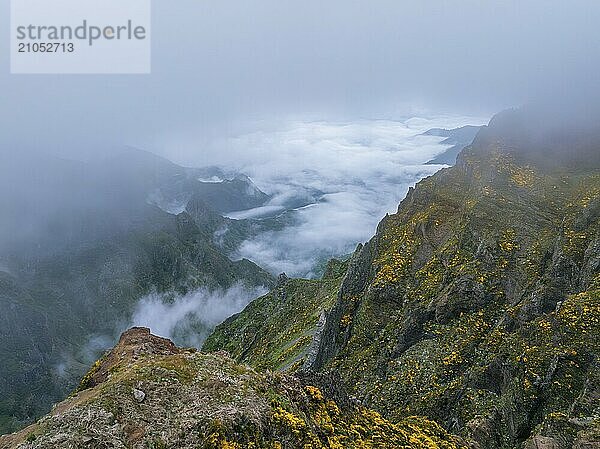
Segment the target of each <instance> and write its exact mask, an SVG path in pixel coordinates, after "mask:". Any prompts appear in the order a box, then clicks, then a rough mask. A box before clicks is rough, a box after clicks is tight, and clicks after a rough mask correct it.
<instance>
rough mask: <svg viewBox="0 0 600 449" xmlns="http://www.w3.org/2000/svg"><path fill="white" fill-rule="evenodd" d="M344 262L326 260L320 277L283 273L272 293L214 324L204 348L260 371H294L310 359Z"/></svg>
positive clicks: (336, 291) (334, 294) (330, 305)
mask: <svg viewBox="0 0 600 449" xmlns="http://www.w3.org/2000/svg"><path fill="white" fill-rule="evenodd" d="M347 266H348V265H347V263H346V262H341V261H337V260H332V261H330V262H329V264H328V265H327V269H326V272H325V274H324V276H323V278H322V279H320V280H308V279H289V278H288V277H287V276H286V275H285V274H282V275H281V276H280V277H279V282H278V284H277V286H276V288H275V289H274V290H273V291H271V292H270V293H269V294H267V295H265V296H263V297H261V298H258V299H256V300H255V301H253V302H252V303H251V304H250V305H249V306H248V307H247V308H246V309H245V310H244V311H243V313H239V314H236V315H234V316H232V317H230V318H229V319H227V320H225V322H223V323H222V324H221V325H219V326H217V328H216V329H215V331H214V332H213V333H212V335H210V336H209V338H208V339H207V341H206V342H205V344H204V349H205V350H207V351H213V350H217V349H219V350H225V351H227V352H228V353H229V354H230V355H231V356H232V357H234V358H235V359H236V360H237V361H239V362H243V363H249V364H251V365H252V366H253V367H255V368H259V369H272V370H275V369H279V370H284V369H292V370H293V369H295V368H299V367H301V366H302V365H303V364H305V363H309V360H311V358H312V357H314V355H315V354H314V350H316V347H311V343H312V341H313V339H314V336H315V333H317V332H318V331H319V329H320V327H322V326H323V324H324V323H325V313H326V311H327V310H328V309H330V308H331V307H332V306H333V304H334V302H335V299H336V298H337V294H338V291H339V287H340V282H341V277H342V276H343V274H344V273H345V270H346V268H347Z"/></svg>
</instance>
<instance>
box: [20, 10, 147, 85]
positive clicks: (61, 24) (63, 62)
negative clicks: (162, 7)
mask: <svg viewBox="0 0 600 449" xmlns="http://www.w3.org/2000/svg"><path fill="white" fill-rule="evenodd" d="M150 26H151V22H150V0H11V73H14V74H21V73H22V74H25V73H73V74H109V73H115V74H126V73H140V74H141V73H150V68H151V42H150Z"/></svg>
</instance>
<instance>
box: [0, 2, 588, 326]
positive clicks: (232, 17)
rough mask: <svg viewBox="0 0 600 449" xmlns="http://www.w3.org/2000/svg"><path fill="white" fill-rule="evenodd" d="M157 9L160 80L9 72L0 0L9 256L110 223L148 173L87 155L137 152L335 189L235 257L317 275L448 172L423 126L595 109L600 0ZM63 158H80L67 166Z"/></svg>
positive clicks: (283, 188)
mask: <svg viewBox="0 0 600 449" xmlns="http://www.w3.org/2000/svg"><path fill="white" fill-rule="evenodd" d="M152 6H153V26H152V32H151V35H152V45H153V50H152V73H151V74H150V75H84V76H77V75H11V74H9V60H8V55H9V47H8V46H9V39H8V38H7V36H8V35H9V33H8V28H9V25H10V24H9V18H10V14H9V1H8V0H0V32H1V35H2V36H5V39H2V40H0V65H1V67H2V70H0V209H2V219H1V220H0V263H4V261H3V260H2V259H3V258H2V256H3V253H2V250H3V248H4V246H3V245H6V244H8V243H10V244H14V243H15V242H29V243H32V245H31V246H32V247H33V248H39V245H38V244H37V243H36V242H35V240H36V239H37V238H38V237H39V235H40V233H42V234H44V233H45V234H46V235H47V236H50V238H51V240H53V241H54V242H55V243H56V245H58V246H60V245H62V244H64V243H65V242H67V241H68V240H69V239H70V238H72V237H73V235H75V234H76V235H78V236H80V237H81V235H88V234H89V235H94V236H96V237H97V236H98V235H100V234H102V233H105V232H109V231H111V232H112V227H113V225H114V222H115V221H119V220H120V218H121V217H123V216H124V215H126V214H127V213H128V212H130V208H131V207H132V205H135V204H141V203H140V202H139V201H138V200H139V199H140V195H141V194H142V193H143V192H144V191H145V190H144V189H145V188H146V187H147V184H146V179H145V178H144V179H138V177H136V173H138V172H140V173H141V172H142V171H141V170H138V165H135V164H133V165H131V166H130V167H129V171H127V170H125V171H123V170H121V168H122V167H123V166H125V165H126V164H125V163H124V162H123V161H119V159H110V161H111V162H109V163H101V164H100V168H99V169H93V170H91V171H90V170H88V168H89V167H90V166H93V167H98V165H82V164H81V162H80V161H90V160H96V161H97V160H102V159H103V158H105V157H106V156H107V155H108V154H110V153H112V152H114V148H119V147H123V146H125V145H128V146H132V147H136V148H141V149H144V150H148V151H151V152H153V153H155V154H157V155H161V156H164V157H166V158H168V159H169V160H172V161H173V162H176V163H178V164H182V165H184V166H195V167H199V166H205V165H208V164H220V165H224V166H227V167H228V168H231V169H237V170H241V171H244V172H246V173H247V174H249V175H250V176H251V177H252V178H253V180H254V181H255V182H256V183H257V184H258V186H259V187H260V188H261V189H263V190H264V191H265V192H267V193H270V194H272V195H274V198H273V199H272V200H271V202H270V204H268V205H267V207H268V208H270V209H268V210H270V211H271V212H272V211H276V210H277V207H278V205H279V204H280V203H281V202H282V200H283V199H284V198H285V197H286V196H287V195H291V194H296V195H297V194H298V192H300V191H302V189H306V190H307V191H311V190H319V191H320V192H322V193H324V196H323V198H322V200H321V201H320V202H319V203H318V204H316V205H311V206H310V207H308V208H306V209H303V210H300V211H298V212H297V218H298V219H297V222H296V224H295V225H294V226H293V227H291V228H288V229H285V230H283V231H277V232H274V233H271V234H263V235H260V236H258V237H256V238H254V239H250V240H248V241H246V242H244V243H243V245H242V246H241V247H240V249H239V251H238V254H237V255H238V256H239V257H248V258H250V259H252V260H255V261H257V262H259V263H260V264H262V265H264V266H265V267H267V268H269V269H270V270H272V271H286V270H287V271H289V272H290V274H299V275H311V274H313V272H314V266H315V264H316V263H317V262H318V261H319V259H320V258H321V257H324V256H332V255H339V254H343V253H346V252H349V251H351V250H352V248H353V247H354V245H355V244H356V243H358V242H359V241H363V240H365V239H366V238H368V237H369V236H370V235H371V234H372V232H373V230H374V227H375V225H376V223H377V221H378V220H379V219H380V218H381V216H382V215H383V214H385V213H386V212H391V211H393V209H394V208H395V207H396V205H397V203H398V201H400V200H401V199H402V197H403V195H404V193H405V192H406V190H407V188H408V186H409V185H411V184H413V183H414V182H416V181H417V180H419V179H420V178H422V177H423V176H427V175H429V174H431V173H433V172H434V171H435V170H437V169H439V168H440V167H435V166H427V165H423V164H424V163H425V162H426V161H427V160H428V159H430V158H431V157H432V156H433V155H434V154H436V153H438V152H440V151H441V150H443V148H440V147H439V145H438V143H439V140H440V139H436V138H425V137H417V135H418V134H419V133H421V132H423V131H425V130H426V129H427V128H429V127H435V126H444V127H452V126H457V125H462V124H467V123H468V124H482V123H484V122H486V121H487V119H489V118H490V117H491V116H492V115H493V114H494V113H496V112H498V111H500V110H502V109H504V108H507V107H515V106H520V105H523V104H544V105H550V106H548V107H546V106H544V107H540V108H539V109H538V110H543V111H544V114H542V115H538V117H543V118H542V119H541V122H545V121H547V123H546V124H545V126H546V128H547V127H549V126H550V125H549V123H552V124H553V125H552V126H554V125H557V126H558V124H560V126H563V127H564V126H566V125H565V123H568V124H569V125H573V124H574V123H579V122H580V121H586V120H587V121H589V122H593V123H597V120H595V119H591V120H590V117H597V114H596V113H597V112H598V111H597V110H598V108H597V107H594V108H593V109H590V108H588V106H589V105H590V104H592V105H597V104H600V101H599V100H600V98H599V97H600V78H599V77H598V76H597V73H598V72H599V70H598V69H599V68H600V67H599V65H600V58H598V57H597V56H598V54H600V33H598V23H599V22H600V3H599V2H597V1H596V0H575V1H570V2H564V1H558V0H529V1H527V2H523V1H520V0H492V1H485V2H482V1H479V0H460V1H454V2H449V1H442V0H432V1H428V2H424V1H422V0H420V1H417V0H409V1H397V0H361V1H356V0H329V1H327V2H323V1H316V0H302V1H297V0H291V1H286V2H281V1H276V0H261V1H253V2H250V1H245V2H242V1H239V0H238V1H220V2H198V1H192V0H179V1H178V2H176V3H173V2H165V1H156V0H155V1H153V2H152ZM573 111H577V113H572V112H573ZM546 119H548V120H546ZM550 119H551V120H550ZM541 133H542V134H544V135H546V134H545V132H541ZM49 155H50V156H49ZM55 156H59V157H62V158H66V159H69V161H70V162H69V163H68V164H66V165H67V166H68V169H67V170H66V172H65V164H64V163H63V162H64V161H63V162H61V163H59V164H55V163H54V162H53V161H56V160H57V159H55V158H54V157H55ZM15 167H19V169H15ZM144 173H147V171H145V172H144ZM140 176H141V175H140ZM144 176H145V175H144ZM123 192H128V193H127V194H126V195H123ZM140 207H141V205H140ZM256 213H258V211H251V212H248V211H246V212H244V214H245V215H244V214H238V215H232V216H234V217H236V218H243V217H249V216H252V214H256ZM131 215H133V214H131ZM65 217H66V218H68V219H69V220H68V221H69V226H70V227H67V229H62V228H61V226H60V224H61V221H65ZM86 217H87V218H86ZM82 221H83V222H85V224H84V225H81V223H82ZM106 222H111V223H110V226H109V225H107V224H106ZM57 223H58V224H57ZM128 225H129V224H128V223H127V222H124V223H120V222H119V223H118V226H117V227H118V228H123V227H127V226H128ZM108 228H111V229H109V230H107V229H108ZM274 242H275V244H274ZM33 243H35V244H33ZM315 248H322V251H321V252H320V253H315V251H314V250H315ZM152 301H154V302H156V301H157V300H156V299H154V300H153V299H151V298H150V299H148V304H150V305H152V304H154V303H153V302H152ZM189 301H191V300H188V299H185V300H184V301H183V303H184V304H187V303H188V302H189ZM237 308H238V304H237V303H236V304H235V305H234V306H232V307H231V310H236V309H237ZM186 310H187V309H186ZM231 310H230V311H231ZM169 313H174V315H175V316H179V315H180V313H179V312H178V311H170V312H169ZM164 332H165V333H169V332H171V331H170V330H169V329H166V330H164Z"/></svg>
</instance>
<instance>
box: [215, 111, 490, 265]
mask: <svg viewBox="0 0 600 449" xmlns="http://www.w3.org/2000/svg"><path fill="white" fill-rule="evenodd" d="M485 122H486V120H485V119H482V118H477V117H452V116H440V117H434V118H410V119H407V120H403V121H392V120H361V121H354V122H346V123H345V122H339V123H337V122H319V121H317V122H302V121H295V122H288V123H285V124H282V126H281V127H280V128H278V129H268V130H259V131H255V132H251V133H247V134H244V135H240V136H237V137H234V138H231V139H229V140H228V141H227V142H226V143H225V146H226V151H223V153H222V157H221V158H217V159H216V160H215V161H214V162H215V163H217V164H220V165H223V166H227V167H228V168H233V169H235V170H239V171H241V172H244V173H246V174H247V175H248V176H250V178H251V179H252V180H253V181H254V182H255V183H256V184H257V185H258V187H259V188H260V189H261V190H263V191H265V192H267V193H269V194H271V195H273V200H272V201H271V202H270V203H269V204H268V205H267V206H265V207H263V208H260V209H257V210H250V211H241V212H238V213H234V214H230V216H231V217H232V218H252V217H253V216H261V215H263V214H264V213H265V210H266V211H269V212H271V213H275V212H277V211H280V210H283V209H284V205H285V204H286V202H287V201H289V199H290V198H292V197H302V196H310V195H311V194H313V193H314V192H315V191H318V192H322V194H323V195H322V196H321V197H320V198H319V201H317V202H316V203H315V204H313V205H312V206H309V207H303V208H301V209H299V210H297V211H296V212H295V217H294V219H295V220H294V221H295V224H294V225H292V226H289V227H286V228H285V229H284V230H281V231H276V232H268V233H264V234H261V235H258V236H257V237H255V238H252V239H251V240H248V241H246V242H244V243H243V244H242V246H241V248H240V249H239V254H238V256H239V257H245V258H248V259H250V260H252V261H254V262H256V263H257V264H259V265H260V266H262V267H265V268H266V269H268V270H269V271H271V272H273V273H280V272H286V273H287V274H288V275H290V276H302V277H311V276H315V275H317V274H318V267H319V266H321V265H322V263H323V260H325V259H327V258H330V257H340V256H343V255H346V254H349V253H351V252H352V251H353V250H354V248H355V247H356V245H357V244H358V243H359V242H364V241H366V240H368V239H369V238H370V237H371V236H372V235H373V234H374V232H375V228H376V226H377V223H378V222H379V221H380V220H381V219H382V218H383V216H384V215H385V214H386V213H393V212H394V211H395V210H396V209H397V207H398V203H399V202H400V201H401V200H402V199H403V198H404V196H405V195H406V192H407V191H408V188H409V187H410V186H412V185H414V184H415V183H416V182H418V181H419V180H421V179H422V178H424V177H426V176H430V175H432V174H433V173H435V172H436V171H438V170H439V169H440V168H442V166H440V165H426V162H427V161H429V160H431V159H432V158H433V157H435V156H436V155H438V154H440V153H442V152H443V151H445V150H446V149H447V148H448V146H446V145H441V144H440V142H441V141H442V140H443V139H442V138H439V137H433V136H423V135H422V133H424V132H425V131H427V130H429V129H431V128H447V129H452V128H456V127H459V126H463V125H467V124H472V125H481V124H484V123H485ZM311 192H312V193H311Z"/></svg>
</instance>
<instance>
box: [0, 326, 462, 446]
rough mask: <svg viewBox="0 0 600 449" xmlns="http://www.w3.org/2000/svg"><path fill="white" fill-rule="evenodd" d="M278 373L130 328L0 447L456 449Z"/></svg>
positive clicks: (425, 429)
mask: <svg viewBox="0 0 600 449" xmlns="http://www.w3.org/2000/svg"><path fill="white" fill-rule="evenodd" d="M325 394H326V393H323V392H322V391H321V390H320V389H319V388H317V387H315V386H312V385H310V384H306V383H302V382H301V381H300V380H299V379H297V378H295V377H293V376H290V375H283V374H280V373H263V374H261V373H258V372H256V371H254V370H253V369H252V368H250V367H248V366H244V365H238V364H236V363H235V362H234V361H233V360H232V359H231V358H229V357H228V356H227V355H226V354H225V353H213V354H202V353H199V352H197V351H196V350H189V349H182V348H177V347H175V345H173V343H172V342H170V341H169V340H166V339H164V338H160V337H156V336H154V335H151V334H150V332H149V330H148V329H143V328H136V329H131V330H129V331H127V332H125V333H124V334H123V336H122V337H121V339H120V341H119V343H118V344H117V346H116V347H115V348H114V349H113V350H112V351H110V353H108V354H107V355H106V356H105V357H104V358H103V359H101V360H100V361H99V362H98V364H97V365H96V366H95V367H94V368H92V370H91V372H90V375H89V376H88V377H87V381H85V382H84V383H83V384H82V386H81V388H80V391H79V392H78V393H76V394H74V395H72V396H71V397H70V398H68V399H67V400H65V401H64V402H62V403H60V404H57V405H56V406H55V407H54V409H53V410H52V412H51V414H50V415H48V416H46V417H44V418H42V419H41V420H40V421H38V422H37V423H36V424H34V425H32V426H30V427H28V428H26V429H24V430H23V431H21V432H19V433H16V434H12V435H6V436H2V437H0V448H2V449H9V448H10V449H12V448H18V449H34V448H35V449H38V448H39V449H42V448H47V449H75V448H77V449H79V448H131V449H137V448H140V449H141V448H144V449H146V448H167V447H168V448H175V447H177V448H190V449H192V448H194V449H198V448H207V449H245V448H257V449H259V448H265V449H267V448H268V449H277V448H279V449H283V448H286V449H295V448H298V449H300V448H302V449H305V448H308V447H314V448H322V447H331V448H357V449H358V448H364V447H369V448H399V447H404V448H414V449H429V448H432V447H436V448H441V449H457V448H459V447H464V446H463V445H462V444H461V443H460V441H459V440H458V439H456V438H453V437H451V436H449V435H448V434H447V433H446V432H444V431H443V430H442V429H441V428H440V427H439V426H437V425H436V424H434V423H432V422H429V421H427V420H423V419H417V418H411V419H407V420H404V421H402V422H398V423H395V424H393V423H391V422H389V421H386V420H385V419H383V418H382V417H381V416H380V415H379V414H377V413H376V412H373V411H371V410H368V409H366V408H363V407H360V406H357V405H355V404H353V403H352V402H351V401H349V400H347V399H346V400H342V401H339V402H336V401H335V400H333V399H331V398H329V397H327V396H326V395H325Z"/></svg>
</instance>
